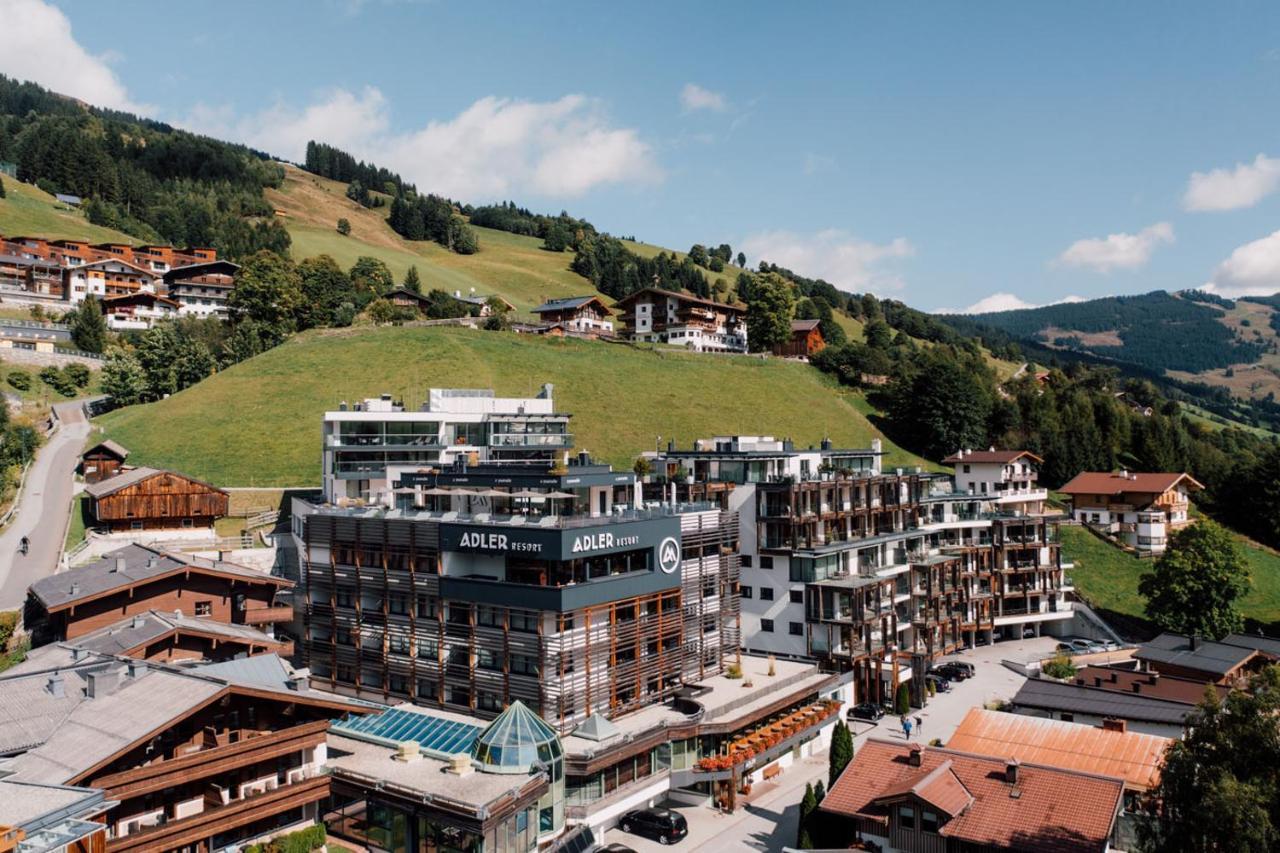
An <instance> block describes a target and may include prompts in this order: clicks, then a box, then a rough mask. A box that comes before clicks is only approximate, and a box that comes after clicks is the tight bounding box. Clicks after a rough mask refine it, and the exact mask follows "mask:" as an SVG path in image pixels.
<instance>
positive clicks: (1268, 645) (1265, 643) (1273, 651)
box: [1222, 634, 1280, 658]
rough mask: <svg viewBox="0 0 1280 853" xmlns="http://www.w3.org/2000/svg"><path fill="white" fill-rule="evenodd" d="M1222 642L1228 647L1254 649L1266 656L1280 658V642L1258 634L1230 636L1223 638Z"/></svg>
mask: <svg viewBox="0 0 1280 853" xmlns="http://www.w3.org/2000/svg"><path fill="white" fill-rule="evenodd" d="M1222 642H1223V643H1226V644H1227V645H1228V646H1240V647H1241V648H1245V649H1254V650H1256V651H1259V652H1262V653H1263V654H1264V655H1269V656H1271V657H1276V658H1280V640H1277V639H1276V638H1274V637H1263V636H1261V635H1258V634H1228V635H1227V636H1225V637H1223V638H1222Z"/></svg>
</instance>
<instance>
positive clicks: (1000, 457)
mask: <svg viewBox="0 0 1280 853" xmlns="http://www.w3.org/2000/svg"><path fill="white" fill-rule="evenodd" d="M1024 457H1025V458H1027V459H1034V460H1035V461H1036V462H1043V461H1044V460H1043V459H1041V458H1040V457H1039V456H1036V455H1035V454H1034V453H1032V452H1031V451H1030V450H965V451H960V452H957V453H952V454H951V455H950V456H948V457H947V458H945V459H943V460H942V461H943V462H944V463H945V464H947V465H955V464H956V463H957V462H978V463H992V464H996V465H1007V464H1009V463H1010V462H1016V461H1018V460H1019V459H1022V458H1024Z"/></svg>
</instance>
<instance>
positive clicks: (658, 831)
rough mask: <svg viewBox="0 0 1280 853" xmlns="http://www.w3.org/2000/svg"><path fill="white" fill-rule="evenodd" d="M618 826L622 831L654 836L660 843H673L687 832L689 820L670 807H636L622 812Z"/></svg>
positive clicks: (649, 836)
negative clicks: (633, 809)
mask: <svg viewBox="0 0 1280 853" xmlns="http://www.w3.org/2000/svg"><path fill="white" fill-rule="evenodd" d="M618 826H620V827H622V831H623V832H634V833H635V834H636V835H644V836H647V837H648V838H656V839H657V840H658V842H659V843H661V844H675V843H676V842H677V841H679V840H680V839H682V838H684V837H685V836H686V835H688V834H689V822H688V821H686V820H685V819H684V815H682V814H680V813H679V812H673V811H672V810H671V809H662V808H653V809H636V810H635V811H633V812H627V813H626V814H624V815H623V816H622V820H620V821H618Z"/></svg>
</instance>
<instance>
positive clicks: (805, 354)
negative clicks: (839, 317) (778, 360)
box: [773, 320, 827, 358]
mask: <svg viewBox="0 0 1280 853" xmlns="http://www.w3.org/2000/svg"><path fill="white" fill-rule="evenodd" d="M821 325H822V321H821V320H792V321H791V340H789V341H787V342H786V343H785V344H777V345H775V346H774V348H773V354H774V355H780V356H783V357H785V358H809V357H810V356H814V355H817V354H818V353H820V352H822V349H823V348H824V347H825V346H826V345H827V344H826V341H824V340H823V339H822V329H821V328H819V327H820V326H821Z"/></svg>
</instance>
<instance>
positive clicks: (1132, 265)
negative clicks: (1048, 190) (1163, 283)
mask: <svg viewBox="0 0 1280 853" xmlns="http://www.w3.org/2000/svg"><path fill="white" fill-rule="evenodd" d="M1172 242H1173V226H1172V225H1170V224H1169V223H1168V222H1157V223H1156V224H1155V225H1151V226H1149V227H1147V228H1143V229H1142V230H1141V231H1139V232H1138V233H1137V234H1108V235H1107V236H1106V237H1091V238H1089V239H1086V240H1077V241H1076V242H1074V243H1072V244H1071V245H1070V246H1068V247H1067V250H1066V251H1065V252H1063V253H1062V254H1061V255H1059V256H1058V259H1057V260H1058V263H1060V264H1065V265H1066V266H1071V267H1088V268H1089V269H1091V270H1094V271H1095V272H1111V271H1112V270H1120V269H1123V270H1132V269H1137V268H1138V267H1141V266H1143V265H1144V264H1146V262H1147V261H1148V260H1150V258H1151V253H1152V252H1154V251H1155V249H1156V247H1157V246H1159V245H1160V244H1161V243H1172Z"/></svg>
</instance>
